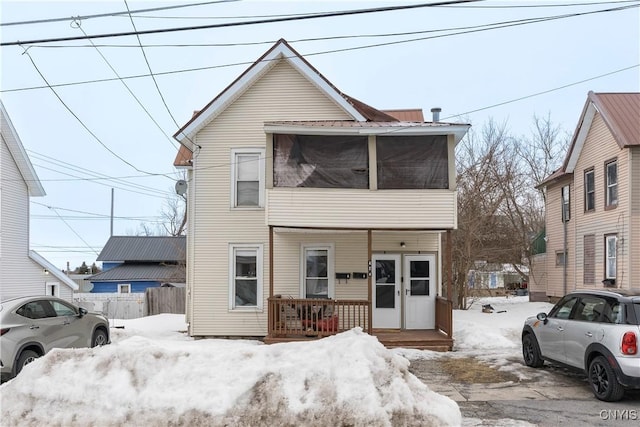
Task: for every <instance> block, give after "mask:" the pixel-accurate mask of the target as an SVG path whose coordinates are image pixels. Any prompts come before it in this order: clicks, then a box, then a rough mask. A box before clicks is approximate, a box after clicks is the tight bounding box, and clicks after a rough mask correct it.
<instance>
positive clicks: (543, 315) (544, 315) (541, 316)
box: [536, 313, 548, 325]
mask: <svg viewBox="0 0 640 427" xmlns="http://www.w3.org/2000/svg"><path fill="white" fill-rule="evenodd" d="M536 319H538V320H541V321H543V322H544V324H545V325H546V324H547V320H548V319H547V313H538V314H537V315H536Z"/></svg>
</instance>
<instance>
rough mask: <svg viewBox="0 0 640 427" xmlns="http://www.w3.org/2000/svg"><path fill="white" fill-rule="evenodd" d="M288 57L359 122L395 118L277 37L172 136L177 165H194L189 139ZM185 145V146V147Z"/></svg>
mask: <svg viewBox="0 0 640 427" xmlns="http://www.w3.org/2000/svg"><path fill="white" fill-rule="evenodd" d="M281 59H282V60H286V61H287V62H288V63H289V64H290V65H291V66H293V67H294V68H295V69H296V70H298V71H299V72H300V73H301V74H302V75H303V76H305V77H306V78H307V79H308V80H309V81H310V82H311V83H313V84H314V85H315V86H316V87H317V88H318V89H319V90H320V91H321V92H323V93H324V94H325V95H326V96H327V97H328V98H330V99H332V100H333V101H334V102H335V103H336V104H337V105H338V106H339V107H341V108H342V109H343V110H344V111H345V112H346V113H347V114H349V115H350V116H351V117H352V118H353V120H355V121H359V122H366V121H377V122H395V121H398V119H397V118H395V117H394V116H392V115H390V114H387V113H386V112H383V111H380V110H378V109H376V108H373V107H372V106H370V105H367V104H365V103H364V102H362V101H359V100H357V99H355V98H353V97H351V96H349V95H346V94H344V93H343V92H341V91H340V90H338V88H336V87H335V86H334V85H333V84H332V83H331V82H330V81H329V80H327V79H326V78H325V77H324V76H323V75H322V74H320V72H319V71H318V70H316V69H315V68H314V67H313V66H312V65H311V64H310V63H309V62H307V60H306V59H304V58H303V57H302V56H301V55H300V54H299V53H298V52H297V51H296V50H295V49H293V47H291V45H289V43H287V41H286V40H284V39H280V40H278V41H277V42H276V43H275V44H274V45H273V46H272V47H271V48H270V49H269V50H267V52H265V53H264V54H263V55H262V56H261V57H260V58H258V59H257V60H256V62H254V63H253V64H252V65H251V66H250V67H249V68H247V70H245V71H244V72H243V73H242V74H241V75H240V76H238V78H237V79H235V80H234V81H233V82H232V83H231V84H230V85H229V86H227V87H226V88H225V89H224V90H223V91H222V92H220V94H218V96H216V97H215V98H214V99H213V100H212V101H211V102H209V103H208V104H207V105H206V106H205V107H204V108H202V109H201V110H200V111H198V112H197V113H196V114H194V115H193V117H191V120H189V121H188V122H187V123H186V124H185V125H184V126H182V127H181V128H180V129H179V130H178V132H176V133H175V134H174V135H173V137H174V138H175V139H177V140H178V141H179V142H180V143H181V144H182V145H181V146H180V148H179V150H178V154H177V156H176V158H175V160H174V166H176V167H181V166H182V167H184V166H190V165H191V159H192V156H193V153H192V149H193V148H194V147H192V146H191V144H190V143H189V142H190V140H191V138H192V137H193V136H194V135H195V134H196V133H197V132H198V131H200V130H201V129H202V128H203V127H204V126H206V125H207V124H208V123H210V122H211V121H212V120H213V119H215V118H216V117H217V116H218V115H219V114H220V113H222V112H223V111H224V110H225V109H226V108H227V107H228V106H229V105H230V104H231V103H233V102H234V101H235V100H236V99H238V98H239V97H240V95H242V94H243V93H244V92H245V91H246V90H247V89H248V88H249V87H251V85H253V83H254V82H256V81H257V80H258V79H259V78H260V77H262V76H263V75H264V74H265V73H267V72H268V71H269V70H270V69H271V68H273V66H275V64H276V63H277V62H278V60H281ZM183 147H184V148H183Z"/></svg>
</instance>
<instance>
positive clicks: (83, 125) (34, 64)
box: [24, 49, 169, 178]
mask: <svg viewBox="0 0 640 427" xmlns="http://www.w3.org/2000/svg"><path fill="white" fill-rule="evenodd" d="M24 54H25V55H27V58H29V60H30V61H31V64H32V65H33V67H34V68H35V70H36V71H37V72H38V74H39V75H40V77H41V78H42V80H44V82H45V84H46V85H47V87H48V88H49V89H51V91H52V92H53V94H54V95H55V96H56V98H57V99H58V101H60V103H61V104H62V105H63V106H64V108H65V109H66V110H67V111H68V112H69V113H70V114H71V115H72V116H73V117H74V118H75V119H76V120H77V121H78V123H80V125H81V126H82V127H83V128H84V129H85V130H86V131H87V132H88V133H89V135H91V136H92V137H93V138H94V139H95V140H96V141H97V142H98V143H99V144H100V145H102V147H103V148H104V149H105V150H107V151H108V152H109V153H111V154H112V155H113V156H115V157H116V158H118V159H119V160H120V161H122V162H123V163H125V164H127V165H129V166H130V167H132V168H133V169H135V170H136V171H138V172H140V173H144V174H147V175H153V174H151V173H149V172H146V171H143V170H140V169H138V168H137V167H135V166H134V165H133V164H131V163H130V162H128V161H127V160H125V159H124V158H123V157H121V156H119V155H118V154H116V153H115V152H114V151H113V150H111V149H110V148H109V147H107V145H106V144H105V143H104V142H102V140H101V139H100V138H98V136H97V135H96V134H95V133H93V132H92V131H91V129H89V128H88V127H87V125H86V124H84V122H83V121H82V120H81V119H80V117H78V115H77V114H76V113H74V112H73V110H71V108H69V106H68V105H67V104H66V103H65V102H64V101H63V100H62V98H61V97H60V95H58V92H56V90H55V89H54V88H53V87H52V86H51V85H50V84H49V82H48V81H47V79H46V78H45V76H44V74H42V72H41V71H40V69H39V68H38V66H37V65H36V63H35V61H34V60H33V58H32V57H31V55H30V54H29V51H28V49H25V51H24ZM164 176H166V175H164ZM167 178H169V177H168V176H167Z"/></svg>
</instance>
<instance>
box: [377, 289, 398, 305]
mask: <svg viewBox="0 0 640 427" xmlns="http://www.w3.org/2000/svg"><path fill="white" fill-rule="evenodd" d="M395 307H396V286H395V285H376V308H395Z"/></svg>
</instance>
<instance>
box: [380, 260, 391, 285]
mask: <svg viewBox="0 0 640 427" xmlns="http://www.w3.org/2000/svg"><path fill="white" fill-rule="evenodd" d="M395 280H396V262H395V261H394V260H392V259H386V260H377V261H376V283H394V282H395Z"/></svg>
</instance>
